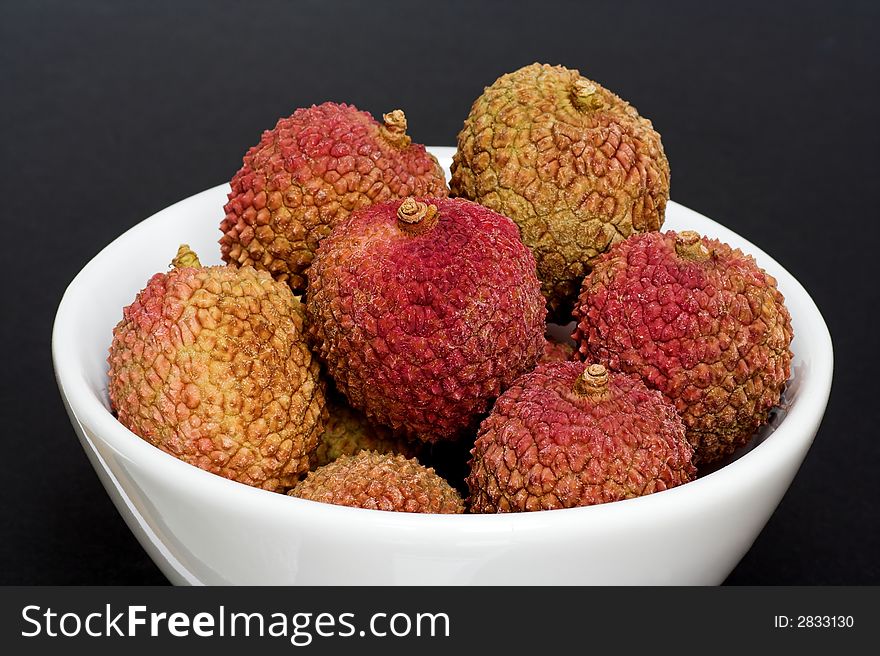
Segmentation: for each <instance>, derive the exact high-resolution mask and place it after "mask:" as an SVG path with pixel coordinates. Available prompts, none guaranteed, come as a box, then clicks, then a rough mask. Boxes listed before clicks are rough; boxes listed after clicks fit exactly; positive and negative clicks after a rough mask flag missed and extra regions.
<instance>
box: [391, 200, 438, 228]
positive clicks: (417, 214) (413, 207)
mask: <svg viewBox="0 0 880 656" xmlns="http://www.w3.org/2000/svg"><path fill="white" fill-rule="evenodd" d="M437 219H438V212H437V206H436V205H433V204H431V205H429V204H428V203H423V202H422V201H419V200H416V199H415V198H407V199H406V200H404V201H403V202H402V203H401V204H400V207H398V208H397V225H398V227H399V228H400V229H401V230H403V231H404V232H405V233H407V234H408V235H421V234H423V233H425V232H427V231H428V230H430V229H431V228H433V227H434V226H435V225H437Z"/></svg>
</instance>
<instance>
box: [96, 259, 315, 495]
mask: <svg viewBox="0 0 880 656" xmlns="http://www.w3.org/2000/svg"><path fill="white" fill-rule="evenodd" d="M173 264H174V268H173V269H171V270H170V271H168V272H167V273H157V274H156V275H154V276H153V277H152V278H150V280H149V282H148V283H147V286H146V287H145V288H144V289H143V290H142V291H141V292H140V293H139V294H138V295H137V297H136V298H135V300H134V302H133V303H132V304H131V305H129V306H128V307H126V308H125V309H124V310H123V318H122V321H120V322H119V324H117V326H116V328H114V330H113V342H112V344H111V346H110V355H109V358H108V361H109V363H110V372H109V377H110V380H109V392H110V402H111V404H112V407H113V409H114V410H115V411H116V413H117V416H118V418H119V421H120V422H121V423H122V424H123V425H125V426H126V427H127V428H129V429H130V430H131V431H132V432H133V433H135V434H136V435H139V436H140V437H142V438H143V439H145V440H146V441H148V442H149V443H151V444H152V445H154V446H156V447H158V448H160V449H162V450H163V451H166V452H167V453H170V454H171V455H173V456H176V457H177V458H180V459H181V460H183V461H184V462H188V463H190V464H193V465H196V466H198V467H201V468H202V469H205V470H207V471H210V472H213V473H215V474H220V475H221V476H225V477H226V478H230V479H233V480H236V481H239V482H241V483H246V484H248V485H253V486H257V487H262V488H265V489H267V490H280V489H282V488H286V487H290V486H292V485H294V484H295V483H296V482H297V480H298V478H299V474H300V473H301V472H304V471H306V470H308V467H309V456H310V455H311V453H312V451H314V449H315V446H316V444H317V441H318V436H319V435H320V434H321V431H322V430H323V427H324V421H325V418H326V410H325V408H324V385H323V383H322V381H321V379H320V377H319V366H318V363H317V361H316V360H315V359H314V358H313V357H312V354H311V352H310V351H309V349H308V347H307V345H306V341H305V335H304V329H303V322H304V320H305V312H304V309H303V307H302V304H301V303H300V302H299V301H298V300H297V299H296V298H294V296H293V294H292V293H291V291H290V289H289V288H288V287H287V286H286V285H285V284H283V283H279V282H276V281H275V280H273V279H272V277H271V276H270V275H269V274H268V273H266V272H264V271H256V270H255V269H253V268H252V267H242V268H240V269H235V268H232V267H226V266H211V267H202V266H201V265H200V264H199V261H198V258H197V257H196V256H195V254H194V253H193V252H192V251H190V250H189V248H188V247H186V246H182V247H181V249H180V251H179V252H178V256H177V257H176V258H175V259H174V262H173Z"/></svg>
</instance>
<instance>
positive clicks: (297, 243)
mask: <svg viewBox="0 0 880 656" xmlns="http://www.w3.org/2000/svg"><path fill="white" fill-rule="evenodd" d="M383 119H384V122H383V123H381V124H380V123H378V122H377V121H376V120H375V119H374V118H373V117H372V116H371V115H370V114H368V113H367V112H362V111H359V110H358V109H357V108H356V107H354V106H353V105H345V104H341V105H338V104H336V103H331V102H327V103H324V104H322V105H317V106H312V107H309V108H307V109H298V110H296V111H295V112H294V113H293V115H292V116H290V117H288V118H282V119H280V120H279V121H278V124H277V125H276V126H275V128H274V129H272V130H267V131H265V132H264V133H263V136H262V139H261V140H260V143H258V144H257V145H256V146H254V147H253V148H251V149H250V150H249V151H248V152H247V154H246V155H245V156H244V163H243V165H242V167H241V169H240V170H239V171H238V173H236V174H235V176H234V177H233V178H232V182H231V185H232V191H231V192H230V194H229V202H227V203H226V206H225V207H224V210H225V212H226V216H225V218H224V219H223V222H222V223H221V224H220V230H221V231H222V232H223V237H222V238H221V239H220V247H221V253H222V255H223V259H224V261H226V262H231V263H234V264H236V265H239V266H245V265H250V266H253V267H255V268H257V269H262V270H266V271H269V272H270V273H271V274H272V275H273V276H274V277H275V279H276V280H281V281H284V282H287V283H288V284H289V285H290V287H291V288H292V289H293V290H294V291H296V292H301V291H303V289H304V288H305V284H306V278H305V270H306V268H307V267H308V266H309V264H310V263H311V261H312V258H313V257H314V254H315V250H316V249H317V247H318V243H319V242H320V241H321V239H322V238H324V237H325V236H326V235H327V234H329V233H330V230H331V228H332V227H333V226H334V225H336V223H338V222H339V221H340V220H342V219H343V218H345V217H346V216H348V215H349V213H350V212H352V211H353V210H356V209H358V208H359V207H364V206H366V205H371V204H373V203H378V202H381V201H384V200H389V199H392V198H402V197H405V196H410V195H418V196H446V195H447V193H448V192H447V188H446V181H445V178H444V175H443V170H442V169H441V168H440V165H439V164H438V163H437V160H436V159H435V158H434V156H433V155H431V154H430V153H428V152H427V151H426V150H425V147H424V146H422V145H419V144H415V143H412V140H411V139H410V137H408V136H407V134H406V128H407V122H406V117H405V116H404V113H403V112H402V111H401V110H399V109H398V110H395V111H393V112H390V113H388V114H385V115H384V117H383Z"/></svg>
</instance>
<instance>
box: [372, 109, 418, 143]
mask: <svg viewBox="0 0 880 656" xmlns="http://www.w3.org/2000/svg"><path fill="white" fill-rule="evenodd" d="M382 120H383V121H384V122H385V124H384V125H383V126H382V127H381V128H380V129H381V131H382V136H384V137H385V140H386V141H388V143H390V144H391V145H392V146H394V147H396V148H401V149H403V148H406V147H407V146H409V145H410V143H412V140H411V139H410V138H409V137H408V136H407V135H406V114H404V113H403V110H402V109H395V110H394V111H391V112H388V113H387V114H382Z"/></svg>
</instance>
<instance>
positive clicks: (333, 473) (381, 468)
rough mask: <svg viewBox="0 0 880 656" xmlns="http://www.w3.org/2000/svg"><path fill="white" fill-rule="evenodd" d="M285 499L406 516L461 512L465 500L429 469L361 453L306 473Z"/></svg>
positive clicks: (394, 457) (400, 459)
mask: <svg viewBox="0 0 880 656" xmlns="http://www.w3.org/2000/svg"><path fill="white" fill-rule="evenodd" d="M289 494H290V496H294V497H299V498H301V499H310V500H311V501H321V502H323V503H332V504H336V505H338V506H351V507H354V508H369V509H372V510H391V511H396V512H410V513H462V512H464V502H463V501H462V499H461V496H459V494H458V492H456V491H455V490H454V489H453V488H452V487H451V486H450V485H449V483H447V482H446V481H445V480H443V479H442V478H440V476H438V475H437V474H436V473H434V470H433V469H429V468H427V467H423V466H422V465H420V464H419V463H418V461H416V460H415V459H410V460H407V459H406V458H404V457H403V456H401V455H391V454H387V453H384V454H383V453H376V452H375V451H361V452H359V453H357V454H356V455H353V456H349V455H343V456H340V457H339V458H338V459H337V460H334V461H333V462H331V463H330V464H328V465H324V466H323V467H319V468H318V469H316V470H315V471H313V472H311V473H310V474H309V475H308V476H306V477H305V479H303V480H302V482H300V483H299V484H298V485H297V486H296V487H295V488H293V490H291V491H290V492H289Z"/></svg>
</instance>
